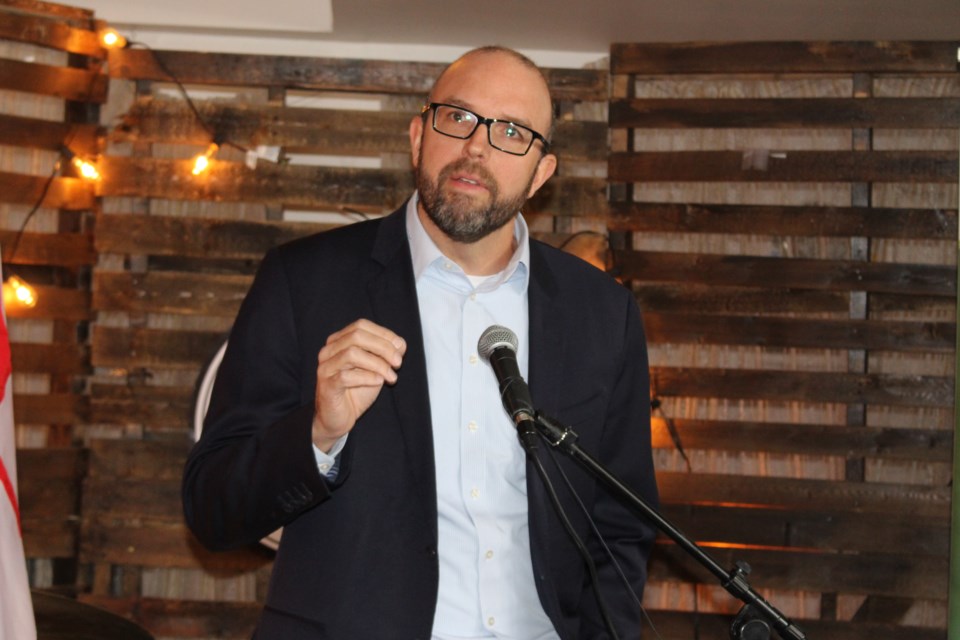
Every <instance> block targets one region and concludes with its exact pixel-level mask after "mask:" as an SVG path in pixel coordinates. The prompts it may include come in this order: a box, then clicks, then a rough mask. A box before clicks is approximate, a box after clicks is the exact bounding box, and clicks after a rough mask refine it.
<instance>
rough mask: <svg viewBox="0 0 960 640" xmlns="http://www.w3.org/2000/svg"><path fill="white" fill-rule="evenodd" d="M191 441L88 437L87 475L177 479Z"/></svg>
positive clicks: (131, 478) (108, 477) (119, 478)
mask: <svg viewBox="0 0 960 640" xmlns="http://www.w3.org/2000/svg"><path fill="white" fill-rule="evenodd" d="M143 391H145V392H149V391H150V390H147V389H144V390H143ZM158 391H163V389H158ZM191 444H192V443H191V442H190V441H189V440H188V439H187V438H186V437H183V438H180V439H171V440H113V439H96V440H91V441H90V447H89V454H88V455H89V462H88V465H87V466H88V469H89V470H88V477H89V478H90V479H93V480H96V479H101V480H108V479H112V480H114V481H117V480H119V481H127V480H150V479H156V480H158V481H174V480H176V481H179V479H180V477H181V474H182V473H183V468H182V464H183V463H184V462H186V459H187V454H188V453H189V452H190V447H191ZM178 501H179V498H178Z"/></svg>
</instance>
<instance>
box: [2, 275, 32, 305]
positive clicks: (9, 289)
mask: <svg viewBox="0 0 960 640" xmlns="http://www.w3.org/2000/svg"><path fill="white" fill-rule="evenodd" d="M3 305H4V306H5V307H10V306H13V305H18V306H21V307H26V308H28V309H32V308H33V307H35V306H37V290H36V289H34V288H33V287H32V286H31V285H30V284H29V283H28V282H27V281H26V280H24V279H23V278H21V277H19V276H10V277H9V278H7V280H6V282H4V283H3Z"/></svg>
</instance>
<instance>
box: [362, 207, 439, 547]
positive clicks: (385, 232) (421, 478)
mask: <svg viewBox="0 0 960 640" xmlns="http://www.w3.org/2000/svg"><path fill="white" fill-rule="evenodd" d="M405 210H406V207H402V208H401V209H399V210H398V211H396V212H394V213H393V214H392V215H390V216H388V217H386V218H385V219H384V220H383V223H382V224H381V225H380V229H379V231H378V234H377V238H376V241H375V243H374V248H373V252H372V253H371V257H372V259H373V260H374V261H376V262H378V263H379V264H381V265H382V267H383V269H382V270H381V272H380V273H379V274H378V275H377V276H375V277H374V278H372V279H371V281H370V283H369V286H368V295H369V296H370V304H371V306H372V307H373V310H374V316H375V317H374V319H373V320H374V321H375V322H376V323H378V324H380V325H382V326H385V327H388V328H389V329H391V330H392V331H394V332H395V333H397V335H399V336H401V337H402V338H403V339H404V340H406V342H407V352H406V355H405V356H404V359H403V365H402V366H401V368H400V370H399V372H398V373H399V375H398V377H397V383H396V384H395V385H393V386H392V387H385V389H384V390H385V391H386V392H387V393H389V394H390V396H391V397H392V399H393V403H394V407H395V409H396V414H397V420H398V423H399V426H400V430H401V432H402V434H403V438H404V441H405V443H406V455H407V458H408V459H409V461H410V470H411V473H412V474H413V476H414V481H415V482H416V484H417V486H418V489H419V490H418V491H417V495H418V496H421V501H422V503H423V508H424V510H425V523H431V525H430V526H432V528H433V535H434V539H436V535H437V534H436V528H437V504H436V502H437V501H436V495H437V491H436V474H435V472H434V461H433V435H432V430H431V427H430V396H429V390H428V386H427V365H426V357H425V355H424V347H423V331H422V328H421V325H420V309H419V306H418V303H417V289H416V282H415V281H414V277H413V265H412V262H411V259H410V245H409V242H408V241H407V234H406V224H405Z"/></svg>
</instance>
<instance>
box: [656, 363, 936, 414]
mask: <svg viewBox="0 0 960 640" xmlns="http://www.w3.org/2000/svg"><path fill="white" fill-rule="evenodd" d="M651 376H652V377H653V378H654V384H655V386H656V388H657V391H658V393H659V394H660V396H682V397H693V398H737V399H754V400H778V401H784V400H786V401H790V400H793V401H801V400H802V401H805V402H826V403H832V402H835V403H854V404H876V405H887V406H907V407H952V406H953V379H952V378H947V377H939V376H893V375H882V374H856V373H836V372H830V371H771V370H757V369H730V370H726V369H694V368H689V369H688V368H679V367H678V368H670V367H656V368H653V369H652V370H651Z"/></svg>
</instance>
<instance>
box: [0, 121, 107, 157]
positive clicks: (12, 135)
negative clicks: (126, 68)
mask: <svg viewBox="0 0 960 640" xmlns="http://www.w3.org/2000/svg"><path fill="white" fill-rule="evenodd" d="M101 135H103V130H102V129H101V128H100V127H98V126H96V125H92V124H68V123H65V122H53V121H51V120H37V119H36V118H22V117H19V116H9V115H0V140H2V141H3V144H5V145H10V146H14V147H26V148H30V149H48V150H51V151H59V150H60V149H61V148H62V147H63V146H65V145H68V146H69V147H70V149H71V150H72V151H73V152H74V153H76V154H78V155H84V156H92V155H95V154H97V153H98V152H99V147H100V145H99V138H100V136H101Z"/></svg>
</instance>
